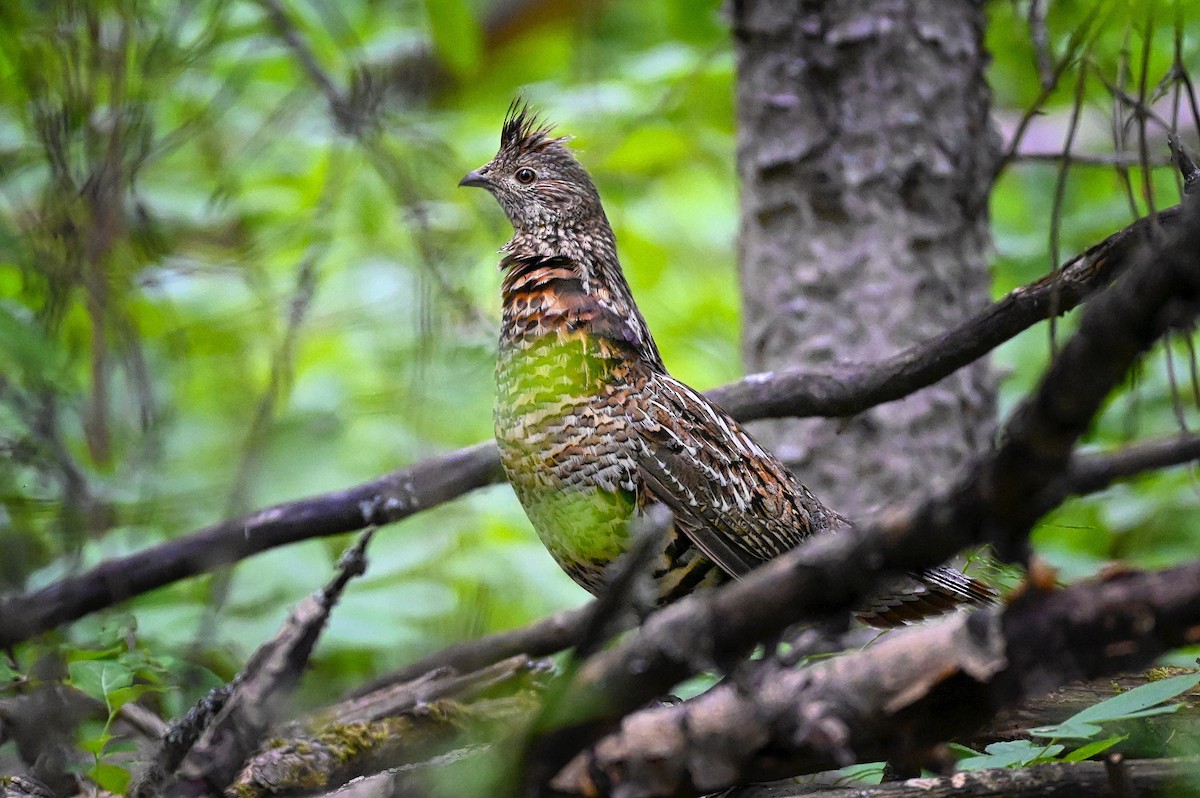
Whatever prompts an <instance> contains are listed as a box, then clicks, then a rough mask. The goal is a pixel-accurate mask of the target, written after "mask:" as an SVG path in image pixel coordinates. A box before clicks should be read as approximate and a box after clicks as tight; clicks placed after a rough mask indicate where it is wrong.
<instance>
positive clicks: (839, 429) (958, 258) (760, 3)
mask: <svg viewBox="0 0 1200 798" xmlns="http://www.w3.org/2000/svg"><path fill="white" fill-rule="evenodd" d="M733 14H734V23H733V24H734V34H735V48H736V53H737V80H738V89H737V91H738V98H737V103H738V105H737V109H738V120H739V125H740V128H739V133H738V172H739V175H740V177H741V183H742V192H743V193H742V200H741V243H740V263H741V279H742V288H743V300H742V302H743V310H744V320H745V321H744V328H743V329H744V347H743V349H744V356H745V360H746V365H747V368H748V369H749V370H750V371H771V370H776V369H783V368H788V367H801V368H814V367H816V368H819V367H821V366H824V365H828V364H830V363H834V362H838V361H872V360H876V359H879V358H882V357H885V356H888V355H891V354H894V353H895V352H897V351H899V350H902V349H905V348H906V347H908V346H910V345H912V344H914V343H917V342H919V341H922V340H925V339H927V338H929V337H931V336H934V335H936V334H938V333H939V332H941V331H942V330H945V329H946V328H948V327H950V326H951V325H952V324H953V323H955V322H956V321H959V320H961V319H963V318H964V317H966V316H969V315H970V314H972V313H974V312H975V311H977V310H978V309H979V308H980V307H982V306H983V305H984V304H985V303H986V302H987V301H988V298H989V296H988V270H987V260H986V257H985V256H986V254H987V251H988V247H989V242H990V237H989V231H988V208H987V200H988V192H989V190H990V188H991V178H992V171H993V167H994V163H995V158H996V152H997V138H996V136H995V135H994V133H993V131H992V128H991V126H990V124H989V117H988V111H989V101H990V96H989V92H988V88H987V85H986V83H985V81H984V66H985V65H986V63H987V55H986V53H985V51H984V47H983V29H984V13H983V9H982V4H981V3H977V2H969V1H968V0H953V1H951V0H946V2H939V3H926V2H919V0H906V1H905V0H857V1H856V0H832V1H831V2H798V3H778V2H773V0H737V2H735V3H734V11H733ZM995 408H996V401H995V378H994V377H993V375H992V373H991V371H990V369H989V367H988V364H987V363H986V362H980V363H976V364H974V365H973V366H972V367H970V368H967V369H963V370H962V371H959V372H958V373H956V374H954V375H953V376H951V377H949V378H947V379H945V380H943V381H942V382H940V383H938V384H936V385H934V386H932V387H930V388H927V389H925V390H923V391H921V392H920V393H918V394H916V395H914V396H911V397H909V398H907V399H904V400H902V401H898V402H892V403H890V404H886V405H883V406H880V407H876V408H874V409H872V410H870V411H868V412H865V413H862V414H859V415H857V416H855V417H853V418H851V419H807V420H803V421H770V422H760V423H759V425H758V426H757V428H756V429H755V432H756V434H758V435H759V436H760V437H762V438H763V439H764V442H765V443H766V444H767V445H769V446H772V447H773V448H774V449H775V450H776V451H777V452H778V453H780V455H781V456H782V457H783V458H784V460H785V461H786V462H787V463H788V464H789V466H791V467H792V468H793V469H794V470H795V471H796V473H797V474H798V475H799V476H800V478H801V479H802V480H803V481H804V482H805V483H806V484H808V485H809V486H810V487H811V488H812V489H813V490H814V492H816V493H817V494H818V495H819V496H821V497H823V498H825V499H826V500H827V501H828V503H829V504H831V505H832V506H833V507H834V508H835V509H837V510H839V511H841V512H843V513H846V514H847V515H849V516H850V517H852V518H854V517H861V516H862V514H863V513H865V512H869V511H870V510H872V509H876V508H878V507H880V506H883V505H885V504H888V503H893V502H896V501H900V500H903V499H905V498H909V497H912V496H914V495H919V494H921V493H924V492H926V491H928V490H929V489H930V488H932V487H936V485H938V484H945V482H946V481H948V480H950V479H952V478H953V477H954V476H955V475H956V474H957V473H958V472H959V470H960V468H961V467H962V466H963V465H964V464H966V463H968V462H969V461H970V460H971V459H972V458H973V456H974V455H975V454H976V453H978V452H979V451H981V450H983V449H985V448H987V447H989V446H990V445H991V438H992V433H993V429H994V417H995Z"/></svg>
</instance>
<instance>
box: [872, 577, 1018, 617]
mask: <svg viewBox="0 0 1200 798" xmlns="http://www.w3.org/2000/svg"><path fill="white" fill-rule="evenodd" d="M996 600H997V595H996V591H995V590H993V589H992V588H990V587H988V586H987V585H985V584H984V583H983V582H980V581H979V580H978V579H974V578H972V577H970V576H967V575H966V574H964V573H963V572H962V571H958V570H956V569H954V568H950V567H949V566H945V565H939V566H937V567H936V568H929V569H927V570H925V571H922V572H921V573H919V574H913V575H912V576H911V577H909V578H908V579H906V580H904V582H903V583H901V584H896V585H890V586H889V587H888V589H887V590H886V591H884V592H881V593H879V594H877V595H875V596H872V597H871V599H870V600H869V602H868V603H867V605H866V607H865V608H863V609H860V610H859V611H858V612H857V613H856V615H857V616H858V619H859V620H861V621H862V622H863V623H865V624H868V625H869V626H874V627H877V628H880V629H887V628H891V627H894V626H904V625H905V624H909V623H913V622H915V621H921V620H924V619H925V618H930V617H932V616H934V615H941V614H943V613H946V612H950V611H951V610H953V609H955V608H957V607H961V606H967V605H976V606H986V605H989V604H995V603H996Z"/></svg>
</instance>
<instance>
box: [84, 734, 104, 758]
mask: <svg viewBox="0 0 1200 798" xmlns="http://www.w3.org/2000/svg"><path fill="white" fill-rule="evenodd" d="M111 739H112V735H111V734H109V733H108V732H101V733H100V734H97V735H96V736H95V737H88V738H86V739H83V740H80V741H79V747H80V748H82V749H83V750H84V751H87V752H88V753H89V754H91V755H92V756H95V757H99V756H100V755H101V754H103V753H104V748H105V746H107V745H108V741H109V740H111Z"/></svg>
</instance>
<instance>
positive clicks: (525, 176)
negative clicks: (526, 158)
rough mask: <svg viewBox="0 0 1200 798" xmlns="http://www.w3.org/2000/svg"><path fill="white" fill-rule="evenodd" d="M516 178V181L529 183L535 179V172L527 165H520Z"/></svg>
mask: <svg viewBox="0 0 1200 798" xmlns="http://www.w3.org/2000/svg"><path fill="white" fill-rule="evenodd" d="M516 178H517V182H518V183H523V184H525V185H529V184H530V183H532V182H533V181H534V180H537V174H536V173H535V172H534V171H533V170H532V169H530V168H529V167H528V166H522V167H521V168H520V169H518V170H517V174H516Z"/></svg>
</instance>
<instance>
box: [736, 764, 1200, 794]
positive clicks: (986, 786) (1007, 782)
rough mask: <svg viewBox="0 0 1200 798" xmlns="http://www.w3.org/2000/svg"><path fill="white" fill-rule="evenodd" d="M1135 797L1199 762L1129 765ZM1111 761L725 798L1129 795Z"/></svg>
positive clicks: (1191, 773)
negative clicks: (1116, 784)
mask: <svg viewBox="0 0 1200 798" xmlns="http://www.w3.org/2000/svg"><path fill="white" fill-rule="evenodd" d="M1125 767H1126V769H1127V771H1128V774H1129V783H1130V784H1131V785H1132V787H1133V789H1134V790H1135V791H1136V792H1135V794H1136V795H1164V794H1172V793H1171V792H1170V791H1171V789H1172V787H1173V786H1175V785H1182V784H1187V783H1192V784H1194V783H1195V781H1196V779H1197V778H1198V777H1200V760H1198V759H1195V758H1191V759H1154V760H1142V761H1136V762H1135V761H1130V762H1126V763H1125ZM1109 771H1110V765H1109V764H1108V763H1107V762H1055V763H1052V764H1048V765H1034V766H1033V767H1028V768H1021V769H1019V770H1018V769H1014V768H994V769H990V770H974V771H970V772H967V773H955V774H954V775H953V776H943V777H941V778H923V779H908V780H907V781H899V782H891V783H888V784H881V785H879V786H877V787H868V786H865V785H857V786H854V787H845V788H834V789H830V788H828V787H826V788H810V787H807V786H805V785H803V784H796V783H794V782H792V783H786V784H770V785H767V784H760V785H755V786H753V787H746V788H743V789H740V790H736V791H734V792H731V793H729V794H728V795H727V796H726V798H996V796H999V795H1003V796H1005V797H1006V798H1026V796H1028V798H1043V796H1046V795H1050V794H1053V795H1054V796H1055V798H1126V795H1122V794H1120V793H1118V792H1116V791H1115V790H1114V789H1113V785H1112V781H1111V779H1110V777H1109Z"/></svg>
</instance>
